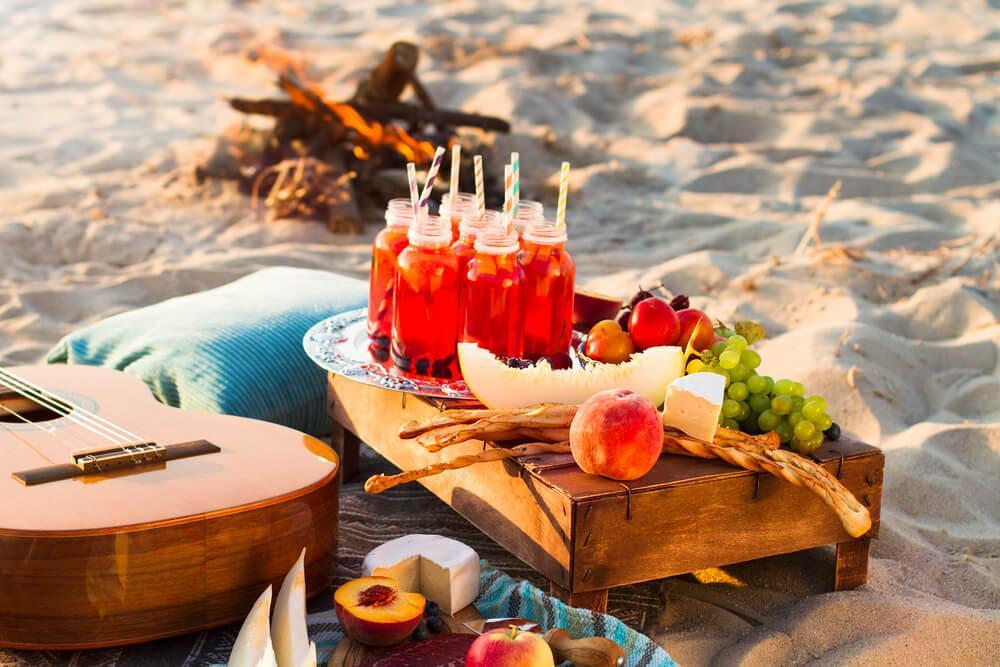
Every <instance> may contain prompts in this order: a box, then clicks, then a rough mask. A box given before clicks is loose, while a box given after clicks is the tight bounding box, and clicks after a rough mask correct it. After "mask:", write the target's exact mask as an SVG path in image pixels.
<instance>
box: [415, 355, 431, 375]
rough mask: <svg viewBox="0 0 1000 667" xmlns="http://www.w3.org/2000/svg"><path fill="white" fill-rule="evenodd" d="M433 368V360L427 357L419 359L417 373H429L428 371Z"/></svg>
mask: <svg viewBox="0 0 1000 667" xmlns="http://www.w3.org/2000/svg"><path fill="white" fill-rule="evenodd" d="M430 369H431V360H430V359H427V358H426V357H425V358H423V359H418V360H417V373H418V374H419V375H427V371H429V370H430Z"/></svg>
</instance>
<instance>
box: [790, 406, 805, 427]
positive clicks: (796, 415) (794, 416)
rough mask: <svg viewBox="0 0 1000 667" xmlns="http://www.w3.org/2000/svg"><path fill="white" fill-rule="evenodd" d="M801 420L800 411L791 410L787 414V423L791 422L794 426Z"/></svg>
mask: <svg viewBox="0 0 1000 667" xmlns="http://www.w3.org/2000/svg"><path fill="white" fill-rule="evenodd" d="M802 420H803V417H802V413H801V412H799V411H798V410H792V412H791V413H790V414H789V415H788V423H789V424H791V425H792V426H795V425H796V424H798V423H799V422H800V421H802Z"/></svg>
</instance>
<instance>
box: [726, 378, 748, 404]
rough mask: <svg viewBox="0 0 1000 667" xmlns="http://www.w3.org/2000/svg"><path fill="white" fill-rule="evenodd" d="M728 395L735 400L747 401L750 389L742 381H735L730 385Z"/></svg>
mask: <svg viewBox="0 0 1000 667" xmlns="http://www.w3.org/2000/svg"><path fill="white" fill-rule="evenodd" d="M726 395H728V396H729V398H731V399H733V400H734V401H745V400H747V396H749V395H750V391H749V390H748V389H747V386H746V385H745V384H743V383H742V382H734V383H732V384H731V385H729V391H727V392H726Z"/></svg>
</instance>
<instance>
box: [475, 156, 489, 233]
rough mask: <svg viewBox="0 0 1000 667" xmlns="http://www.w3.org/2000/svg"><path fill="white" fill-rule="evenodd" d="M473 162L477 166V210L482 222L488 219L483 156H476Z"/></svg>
mask: <svg viewBox="0 0 1000 667" xmlns="http://www.w3.org/2000/svg"><path fill="white" fill-rule="evenodd" d="M472 162H473V164H474V165H475V176H476V210H477V212H478V213H479V219H480V220H482V219H483V218H485V217H486V185H485V184H484V183H483V156H482V155H477V156H475V157H474V158H472Z"/></svg>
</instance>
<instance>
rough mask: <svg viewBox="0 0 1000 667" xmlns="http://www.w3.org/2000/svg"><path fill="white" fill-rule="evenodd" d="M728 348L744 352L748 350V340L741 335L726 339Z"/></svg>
mask: <svg viewBox="0 0 1000 667" xmlns="http://www.w3.org/2000/svg"><path fill="white" fill-rule="evenodd" d="M726 347H728V348H729V349H730V350H737V351H739V352H742V351H743V350H745V349H747V339H746V338H744V337H743V336H741V335H739V334H733V335H732V336H730V337H729V338H727V339H726Z"/></svg>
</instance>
